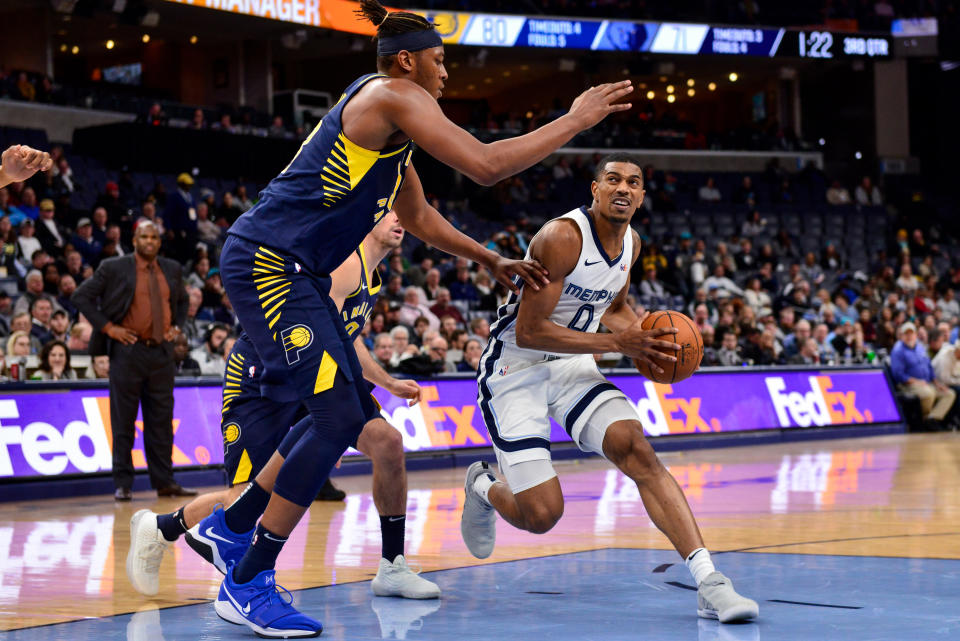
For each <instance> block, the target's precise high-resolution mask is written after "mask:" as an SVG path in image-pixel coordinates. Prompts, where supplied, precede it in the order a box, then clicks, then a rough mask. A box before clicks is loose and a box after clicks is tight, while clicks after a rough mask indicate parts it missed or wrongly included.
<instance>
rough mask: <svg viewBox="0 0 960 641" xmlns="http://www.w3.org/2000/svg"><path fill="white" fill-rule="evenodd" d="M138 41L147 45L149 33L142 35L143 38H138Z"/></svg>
mask: <svg viewBox="0 0 960 641" xmlns="http://www.w3.org/2000/svg"><path fill="white" fill-rule="evenodd" d="M140 40H141V41H143V44H147V43H148V42H150V34H149V33H145V34H143V37H142V38H140Z"/></svg>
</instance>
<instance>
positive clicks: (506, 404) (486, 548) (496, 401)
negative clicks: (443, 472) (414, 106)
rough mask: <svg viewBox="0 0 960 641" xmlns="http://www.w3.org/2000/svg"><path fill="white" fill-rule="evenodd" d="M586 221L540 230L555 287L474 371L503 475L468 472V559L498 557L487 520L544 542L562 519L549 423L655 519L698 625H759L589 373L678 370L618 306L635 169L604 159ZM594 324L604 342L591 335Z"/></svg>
mask: <svg viewBox="0 0 960 641" xmlns="http://www.w3.org/2000/svg"><path fill="white" fill-rule="evenodd" d="M591 191H592V193H593V203H592V205H591V206H590V208H589V209H588V208H586V207H581V208H580V209H575V210H573V211H571V212H570V213H568V214H565V215H564V216H561V217H560V218H557V219H554V220H552V221H550V222H548V223H547V224H546V225H544V227H543V229H541V230H540V232H539V233H538V234H537V235H536V236H535V237H534V239H533V240H532V241H531V243H530V247H529V250H528V252H527V254H528V256H527V257H528V258H529V259H534V260H537V261H539V262H540V263H541V264H542V265H543V266H544V267H545V268H546V269H547V270H548V273H549V274H550V284H549V285H547V286H546V287H543V288H541V289H540V290H539V291H533V290H532V289H531V288H526V287H524V288H522V289H521V291H520V293H519V294H513V295H511V297H510V299H509V300H508V302H507V304H506V305H504V306H503V307H501V308H500V311H499V312H498V319H497V321H496V322H495V323H494V324H493V326H492V327H491V331H490V338H491V340H490V342H489V344H488V345H487V348H486V350H485V351H484V354H483V357H482V358H481V359H480V367H479V371H478V376H479V378H478V386H479V406H480V410H481V413H482V415H483V419H484V422H485V423H486V426H487V429H488V430H489V432H490V437H491V440H492V441H493V443H494V450H495V452H496V455H497V461H498V462H499V464H500V471H501V473H502V474H503V476H504V477H505V478H506V481H505V482H504V481H499V480H497V479H496V477H494V476H493V474H492V473H491V470H490V468H489V466H488V465H487V464H486V463H483V462H479V461H478V462H476V463H474V464H473V465H471V466H470V467H469V468H468V470H467V478H466V486H465V487H466V500H465V503H464V508H463V515H462V517H461V518H462V520H461V525H460V529H461V533H462V535H463V540H464V542H465V543H466V545H467V548H468V549H469V550H470V552H471V553H472V554H473V555H474V556H476V557H477V558H481V559H483V558H486V557H488V556H490V554H491V553H492V552H493V546H494V541H495V538H496V514H497V513H499V514H500V516H502V517H503V518H504V519H506V521H507V522H508V523H510V524H511V525H513V526H514V527H517V528H520V529H522V530H527V531H529V532H533V533H536V534H542V533H544V532H547V531H548V530H550V529H551V528H552V527H553V526H554V525H555V524H556V523H557V521H558V520H559V519H560V516H561V515H562V514H563V493H562V491H561V488H560V482H559V480H558V479H557V474H556V472H555V471H554V469H553V465H552V464H551V462H550V440H549V439H550V418H553V419H554V420H556V421H557V422H558V423H559V424H560V425H562V426H563V427H564V428H565V429H566V430H567V432H568V433H569V434H570V436H571V437H572V438H573V441H574V442H575V443H576V444H577V446H578V447H580V449H582V450H585V451H588V452H595V453H597V454H600V455H601V456H603V457H605V458H606V459H608V460H609V461H610V462H612V463H613V464H614V465H616V466H617V467H618V468H620V470H621V471H622V472H623V473H624V474H626V475H627V476H629V477H630V478H631V479H633V481H635V482H636V484H637V488H638V489H639V490H640V496H641V498H642V499H643V504H644V507H645V508H646V510H647V514H649V516H650V519H651V520H652V521H653V522H654V524H655V525H656V526H657V527H658V528H659V529H660V531H661V532H663V533H664V534H666V536H667V538H668V539H670V542H671V543H673V545H674V547H675V548H676V549H677V551H678V552H679V553H680V555H681V556H682V557H683V558H684V559H685V560H686V564H687V566H688V567H689V568H690V571H691V573H692V574H693V578H694V579H695V581H696V583H697V586H698V598H697V601H698V613H699V615H700V616H701V617H705V618H715V619H719V620H720V621H721V622H724V623H726V622H729V621H740V620H745V619H752V618H756V617H757V615H758V613H759V608H758V606H757V604H756V603H755V602H754V601H752V600H750V599H747V598H744V597H742V596H740V595H739V594H737V593H736V592H735V591H734V590H733V586H732V584H731V583H730V580H729V579H727V578H726V577H725V576H724V575H722V574H720V573H719V572H717V571H716V570H715V568H714V566H713V562H712V561H711V560H710V553H709V552H708V551H707V550H706V549H705V548H704V544H703V539H702V538H701V536H700V530H699V528H698V527H697V523H696V521H695V520H694V518H693V514H692V513H691V511H690V506H689V505H688V504H687V500H686V497H684V495H683V491H682V490H681V489H680V486H679V485H677V482H676V481H675V480H674V479H673V477H672V476H671V475H670V473H669V472H668V471H667V469H666V468H665V467H664V466H663V465H662V464H661V463H660V460H659V459H658V458H657V456H656V454H654V452H653V448H651V447H650V444H649V443H648V442H647V440H646V438H644V435H643V427H642V425H641V424H640V419H639V417H638V415H637V412H636V410H635V409H634V407H633V406H632V405H631V404H630V403H629V401H627V398H626V396H624V394H623V392H621V391H620V390H619V389H617V388H616V387H615V386H614V385H613V384H611V383H610V382H609V381H607V380H606V379H605V378H604V377H603V376H602V375H601V374H600V372H599V371H598V369H597V366H596V363H595V362H594V360H593V356H592V354H596V353H604V352H620V353H623V354H625V355H626V356H629V357H632V358H636V359H640V360H642V361H646V362H648V363H650V364H651V366H652V367H653V368H654V369H655V370H662V368H661V365H666V364H669V363H672V362H674V361H675V360H676V359H675V358H674V357H673V356H665V355H663V354H662V353H661V352H660V351H658V350H657V348H667V349H674V348H675V346H674V343H673V342H667V341H663V340H658V337H663V336H665V335H667V334H672V333H676V330H675V329H673V328H661V329H655V330H650V331H644V330H642V329H641V327H640V322H641V319H640V318H638V317H637V315H636V314H635V313H634V311H633V310H632V309H631V308H630V306H629V305H627V304H626V297H627V292H628V290H629V285H630V267H631V265H633V263H634V261H636V259H637V256H638V255H639V254H640V238H639V236H638V235H637V232H635V231H633V230H632V229H631V228H630V219H631V218H632V217H633V214H634V212H635V211H636V210H637V208H638V207H639V206H640V203H641V202H643V195H644V191H643V178H642V172H641V169H640V164H639V161H638V160H637V159H635V158H634V157H632V156H630V155H628V154H621V153H618V154H611V155H609V156H607V157H606V158H604V159H603V160H601V161H600V164H599V165H598V166H597V174H596V177H595V179H594V181H593V183H592V184H591ZM600 323H603V325H604V326H606V327H607V329H609V330H610V331H611V333H609V334H598V333H596V332H597V328H598V326H599V325H600Z"/></svg>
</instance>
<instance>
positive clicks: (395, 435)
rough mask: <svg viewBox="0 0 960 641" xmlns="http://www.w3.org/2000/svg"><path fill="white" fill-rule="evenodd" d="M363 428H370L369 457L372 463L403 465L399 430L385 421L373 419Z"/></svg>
mask: <svg viewBox="0 0 960 641" xmlns="http://www.w3.org/2000/svg"><path fill="white" fill-rule="evenodd" d="M371 428H372V429H371ZM365 429H371V434H370V437H371V438H370V439H369V441H370V443H371V444H372V445H371V447H370V449H371V450H372V451H371V452H370V459H371V460H372V461H373V463H374V465H378V466H385V467H389V468H397V467H403V437H402V436H401V435H400V432H398V431H397V430H396V429H395V428H393V427H392V426H390V425H389V424H388V423H387V422H386V421H374V422H372V423H370V424H369V426H368V427H367V428H365Z"/></svg>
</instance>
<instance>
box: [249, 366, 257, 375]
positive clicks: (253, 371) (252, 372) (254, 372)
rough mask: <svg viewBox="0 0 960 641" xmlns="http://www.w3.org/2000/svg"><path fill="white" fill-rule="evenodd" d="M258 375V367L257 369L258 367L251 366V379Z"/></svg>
mask: <svg viewBox="0 0 960 641" xmlns="http://www.w3.org/2000/svg"><path fill="white" fill-rule="evenodd" d="M256 375H257V367H256V365H251V366H250V378H253V377H254V376H256Z"/></svg>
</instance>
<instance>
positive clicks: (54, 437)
mask: <svg viewBox="0 0 960 641" xmlns="http://www.w3.org/2000/svg"><path fill="white" fill-rule="evenodd" d="M83 412H84V418H86V420H85V421H70V422H69V423H67V425H66V427H65V428H62V430H61V429H58V428H56V427H54V426H53V425H51V424H50V423H45V422H43V421H34V422H32V423H28V424H27V425H26V426H23V427H21V426H20V425H12V424H10V420H11V419H19V418H20V410H19V408H18V407H17V402H16V401H15V400H9V399H8V400H0V477H5V476H13V475H14V469H13V463H12V461H11V458H10V448H11V447H15V446H19V447H20V451H21V452H22V454H23V458H24V460H25V461H26V462H27V465H29V466H30V467H31V468H32V469H33V471H34V472H36V473H37V474H41V475H44V476H50V475H54V474H61V473H62V472H63V471H64V470H65V469H67V465H68V464H72V465H73V466H74V467H75V468H77V470H79V471H80V472H99V471H101V470H109V469H110V467H111V463H112V456H111V453H110V444H109V443H108V442H107V434H106V429H105V428H104V425H103V419H102V417H101V415H100V407H99V406H98V404H97V399H96V398H84V399H83ZM83 439H87V440H88V441H89V442H90V443H91V444H92V445H93V452H92V453H91V454H87V453H85V452H84V451H83V448H82V447H81V441H82V440H83ZM88 449H89V447H88ZM21 473H22V472H19V471H18V476H19V475H21Z"/></svg>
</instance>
